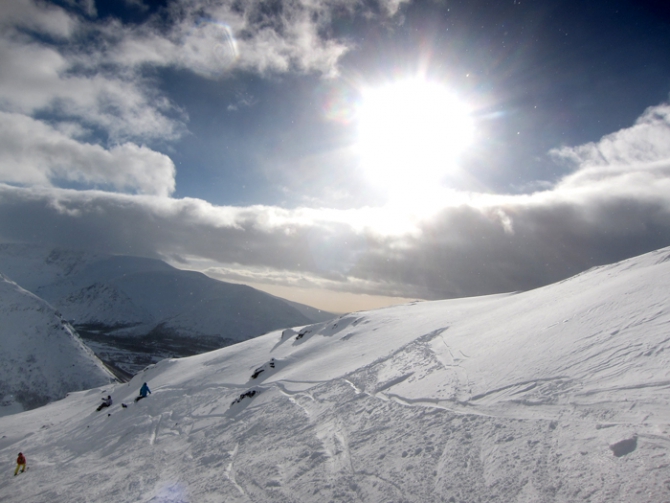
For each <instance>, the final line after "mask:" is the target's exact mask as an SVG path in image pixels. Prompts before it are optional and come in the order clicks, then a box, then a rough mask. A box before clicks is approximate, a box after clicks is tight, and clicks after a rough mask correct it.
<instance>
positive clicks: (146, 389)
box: [135, 383, 151, 402]
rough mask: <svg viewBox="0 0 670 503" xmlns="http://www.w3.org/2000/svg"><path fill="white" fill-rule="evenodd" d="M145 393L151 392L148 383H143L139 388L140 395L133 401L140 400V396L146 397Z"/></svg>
mask: <svg viewBox="0 0 670 503" xmlns="http://www.w3.org/2000/svg"><path fill="white" fill-rule="evenodd" d="M147 393H149V394H151V390H150V389H149V385H148V384H147V383H144V384H143V385H142V387H141V388H140V396H138V397H137V398H135V401H136V402H139V401H140V400H142V398H146V397H147Z"/></svg>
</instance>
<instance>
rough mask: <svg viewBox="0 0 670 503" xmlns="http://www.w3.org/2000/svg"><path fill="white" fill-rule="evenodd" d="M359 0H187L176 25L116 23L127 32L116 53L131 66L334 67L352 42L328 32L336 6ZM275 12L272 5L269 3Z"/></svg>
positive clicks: (219, 70)
mask: <svg viewBox="0 0 670 503" xmlns="http://www.w3.org/2000/svg"><path fill="white" fill-rule="evenodd" d="M356 4H357V2H355V1H346V0H342V1H337V2H314V1H307V0H301V1H290V2H289V1H286V2H277V3H276V4H273V5H268V4H267V2H262V1H260V0H254V1H247V2H243V3H240V2H233V1H222V2H214V3H205V2H201V1H189V2H186V1H184V2H181V3H179V4H178V6H177V7H175V8H174V9H173V14H174V19H173V25H172V28H171V30H170V31H168V32H167V33H165V30H164V29H158V28H155V27H152V26H151V25H143V26H139V27H133V28H125V29H122V30H121V31H119V28H120V27H119V26H118V25H110V27H109V29H108V30H107V33H108V34H109V36H111V37H113V38H117V39H118V40H119V42H118V45H115V46H114V47H113V49H112V50H110V51H109V53H108V57H109V58H111V60H113V61H115V62H116V63H118V64H121V65H123V66H137V65H143V64H150V65H158V66H176V67H180V68H186V69H189V70H192V71H194V72H196V73H198V74H200V75H203V76H206V77H218V76H220V75H223V74H225V72H227V71H229V70H231V69H243V70H251V71H255V72H260V73H266V72H280V73H283V72H287V71H290V70H293V71H303V72H312V71H316V72H320V73H322V74H325V75H332V74H334V73H336V72H337V63H338V61H339V59H340V58H341V56H342V55H343V54H345V53H346V52H347V51H348V50H349V49H350V46H349V45H348V44H347V43H345V42H343V41H339V40H334V39H328V38H324V36H323V34H322V31H323V30H325V29H326V28H327V24H328V22H329V21H330V10H331V9H334V8H340V9H352V8H354V6H356ZM270 9H271V10H272V12H266V11H268V10H270Z"/></svg>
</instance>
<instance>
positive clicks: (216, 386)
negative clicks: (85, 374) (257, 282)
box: [0, 249, 670, 503]
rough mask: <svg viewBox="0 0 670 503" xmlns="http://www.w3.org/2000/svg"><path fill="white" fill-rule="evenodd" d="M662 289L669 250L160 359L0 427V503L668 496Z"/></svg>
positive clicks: (668, 342) (667, 285)
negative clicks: (104, 404) (0, 468)
mask: <svg viewBox="0 0 670 503" xmlns="http://www.w3.org/2000/svg"><path fill="white" fill-rule="evenodd" d="M669 300H670V249H664V250H660V251H658V252H655V253H650V254H647V255H644V256H641V257H638V258H635V259H631V260H627V261H625V262H621V263H619V264H615V265H611V266H606V267H600V268H597V269H593V270H590V271H588V272H586V273H583V274H581V275H579V276H576V277H574V278H571V279H569V280H566V281H563V282H561V283H558V284H555V285H551V286H547V287H544V288H541V289H538V290H535V291H531V292H526V293H521V294H516V295H497V296H489V297H482V298H470V299H461V300H450V301H441V302H426V303H414V304H410V305H406V306H400V307H392V308H387V309H382V310H377V311H370V312H364V313H356V314H351V315H346V316H343V317H340V318H339V319H337V320H333V321H331V322H328V323H321V324H317V325H312V326H305V327H299V328H296V329H288V330H283V331H278V332H273V333H270V334H268V335H265V336H262V337H258V338H255V339H251V340H249V341H246V342H243V343H240V344H237V345H235V346H231V347H228V348H224V349H221V350H217V351H214V352H211V353H207V354H202V355H198V356H193V357H189V358H184V359H181V360H177V359H174V360H165V361H163V362H160V363H159V364H157V365H155V366H152V367H149V368H147V369H146V370H144V371H143V372H142V373H140V374H139V375H137V376H136V377H135V378H134V379H133V380H132V381H131V382H130V383H126V384H115V385H112V386H110V387H106V388H101V389H97V390H90V391H85V392H79V393H75V394H71V395H70V396H69V397H68V398H66V399H65V400H63V401H61V402H57V403H54V404H50V405H48V406H46V407H45V408H43V409H38V410H34V411H30V412H26V413H23V414H19V415H15V416H8V417H5V418H1V419H0V430H1V431H2V432H3V435H4V437H3V438H2V439H0V459H5V460H11V459H13V458H15V457H16V454H17V453H18V452H19V451H22V452H24V453H25V454H26V455H27V457H28V466H29V467H30V469H29V471H28V472H27V474H22V475H20V476H18V477H16V478H13V477H11V476H9V473H10V470H11V467H12V465H10V463H9V462H7V463H6V473H7V474H8V476H6V477H4V478H2V479H0V480H2V482H0V500H3V501H16V502H19V501H49V502H52V503H57V502H63V503H65V502H67V503H72V502H93V501H114V502H118V503H122V502H128V503H130V502H146V503H150V502H151V503H158V502H175V503H177V502H182V503H183V502H193V503H195V502H197V503H208V502H211V503H213V502H217V503H218V502H223V501H225V502H273V503H279V502H314V503H317V502H319V503H321V502H331V501H336V502H379V503H388V502H401V501H402V502H417V503H425V502H457V503H461V502H468V503H475V502H480V503H489V502H493V501H498V502H504V503H508V502H515V503H530V502H533V503H542V502H577V501H585V502H593V503H595V502H602V503H605V502H607V503H611V502H624V501H625V502H627V503H642V502H645V503H646V502H666V501H670V473H669V470H670V407H669V405H670V404H669V400H670V393H669V389H668V388H670V307H669V306H670V303H669ZM144 381H147V382H148V383H149V386H150V387H151V389H152V391H153V394H152V395H150V396H149V397H147V398H146V399H144V400H142V401H140V402H138V403H132V399H133V397H134V396H135V395H136V394H137V392H138V390H139V388H140V386H141V384H142V382H144ZM108 393H111V395H112V397H113V398H114V400H115V405H114V406H113V407H112V408H111V409H110V410H109V413H110V414H111V416H108V415H107V413H106V411H105V412H95V410H94V408H95V406H96V405H97V404H98V402H99V400H100V397H102V396H106V395H107V394H108ZM121 402H126V403H128V404H129V406H128V408H121V405H120V403H121Z"/></svg>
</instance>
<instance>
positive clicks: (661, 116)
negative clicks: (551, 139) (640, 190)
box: [551, 103, 670, 168]
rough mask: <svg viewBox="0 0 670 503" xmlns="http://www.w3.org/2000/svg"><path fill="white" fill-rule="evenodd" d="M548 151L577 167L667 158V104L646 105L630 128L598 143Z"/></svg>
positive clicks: (669, 132) (669, 149)
mask: <svg viewBox="0 0 670 503" xmlns="http://www.w3.org/2000/svg"><path fill="white" fill-rule="evenodd" d="M551 153H552V154H553V155H554V156H556V157H558V158H562V159H565V160H567V161H569V162H572V163H574V164H575V165H577V166H579V167H580V168H591V167H596V166H635V165H643V164H650V163H655V162H659V161H670V104H667V103H664V104H662V105H657V106H653V107H649V108H648V109H647V110H645V112H644V114H642V116H641V117H640V118H639V119H638V120H637V121H636V122H635V124H634V125H633V126H632V127H629V128H625V129H622V130H620V131H617V132H616V133H612V134H609V135H607V136H605V137H603V138H602V139H601V140H600V141H598V142H591V143H587V144H585V145H580V146H578V147H564V148H561V149H555V150H552V151H551Z"/></svg>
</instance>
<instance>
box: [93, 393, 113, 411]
mask: <svg viewBox="0 0 670 503" xmlns="http://www.w3.org/2000/svg"><path fill="white" fill-rule="evenodd" d="M111 405H112V397H111V396H109V395H107V398H103V399H102V403H101V404H100V406H99V407H98V408H97V409H96V410H98V411H99V410H102V409H104V408H105V407H110V406H111Z"/></svg>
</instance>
